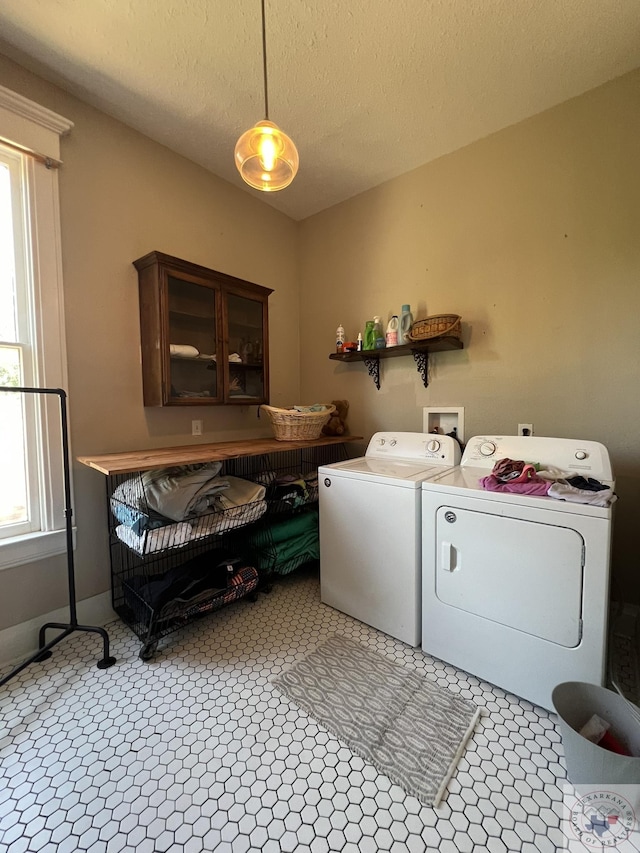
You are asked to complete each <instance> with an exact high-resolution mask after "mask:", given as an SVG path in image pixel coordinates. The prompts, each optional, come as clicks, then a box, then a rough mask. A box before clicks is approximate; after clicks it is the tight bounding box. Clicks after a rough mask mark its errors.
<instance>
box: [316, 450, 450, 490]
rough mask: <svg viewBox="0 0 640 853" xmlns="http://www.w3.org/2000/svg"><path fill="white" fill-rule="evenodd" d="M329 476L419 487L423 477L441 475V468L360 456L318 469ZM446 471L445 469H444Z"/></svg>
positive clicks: (416, 462)
mask: <svg viewBox="0 0 640 853" xmlns="http://www.w3.org/2000/svg"><path fill="white" fill-rule="evenodd" d="M325 470H326V473H331V474H343V475H347V476H354V477H357V478H358V479H360V478H366V479H368V478H370V477H371V478H373V477H375V478H377V479H382V480H402V481H405V485H412V484H413V485H415V486H416V487H417V486H419V485H420V483H421V482H422V480H423V479H424V478H425V477H431V476H435V474H440V473H442V470H443V469H442V466H440V465H429V464H427V463H426V461H424V462H420V461H415V460H402V459H377V458H375V457H370V456H362V457H360V458H358V459H349V460H347V461H346V462H336V463H335V464H333V465H326V466H323V467H322V468H320V469H319V472H318V473H320V472H324V471H325ZM445 470H446V469H445Z"/></svg>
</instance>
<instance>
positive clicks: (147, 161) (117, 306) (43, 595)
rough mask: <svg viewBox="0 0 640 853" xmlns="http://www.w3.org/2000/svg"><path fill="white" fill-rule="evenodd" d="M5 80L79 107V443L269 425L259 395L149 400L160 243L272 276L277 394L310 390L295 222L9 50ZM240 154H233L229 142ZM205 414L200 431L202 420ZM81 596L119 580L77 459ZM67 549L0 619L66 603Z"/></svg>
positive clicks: (73, 228) (87, 475)
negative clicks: (151, 259)
mask: <svg viewBox="0 0 640 853" xmlns="http://www.w3.org/2000/svg"><path fill="white" fill-rule="evenodd" d="M0 84H1V85H3V86H6V87H8V88H10V89H12V90H13V91H15V92H18V93H19V94H21V95H24V96H26V97H28V98H31V99H33V100H35V101H37V102H38V103H41V104H42V105H44V106H46V107H48V108H49V109H52V110H55V111H56V112H58V113H60V114H62V115H64V116H65V117H66V118H69V119H71V120H72V121H73V122H74V123H75V127H74V129H73V131H72V132H71V134H70V135H69V136H68V137H66V138H65V139H63V141H62V159H63V161H64V167H63V169H62V170H61V172H60V201H61V220H62V223H61V224H62V254H63V258H62V260H63V273H64V289H65V312H66V327H67V355H68V362H69V389H68V390H69V410H70V430H71V442H72V450H73V454H74V456H77V455H88V454H95V453H102V452H109V451H118V450H128V449H129V450H132V449H137V448H144V447H151V446H156V447H159V446H164V445H170V444H189V443H191V442H194V443H195V442H201V441H203V440H204V441H222V440H229V439H232V438H233V439H235V438H244V437H253V436H255V435H270V434H271V432H270V427H269V425H268V423H267V422H266V421H265V419H264V418H263V419H261V420H260V421H258V420H257V419H256V408H255V407H243V408H242V409H240V410H238V409H237V408H228V407H227V408H221V407H211V408H207V409H203V408H198V409H192V408H187V409H180V410H176V409H145V408H144V407H143V404H142V381H141V369H140V353H139V351H140V332H139V320H138V292H137V275H136V271H135V269H134V267H133V266H132V261H133V260H134V259H135V258H139V257H141V256H142V255H144V254H146V253H147V252H149V251H151V250H153V249H157V250H158V251H161V252H166V253H168V254H171V255H176V256H178V257H181V258H186V259H187V260H190V261H194V262H196V263H199V264H203V265H205V266H208V267H212V268H213V269H217V270H221V271H222V272H225V273H229V274H231V275H235V276H238V277H240V278H244V279H247V280H249V281H254V282H257V283H258V284H263V285H265V286H267V287H271V288H273V289H274V293H273V294H272V296H271V297H270V300H269V307H270V339H271V399H272V402H274V404H275V405H285V404H293V403H295V402H296V401H297V399H298V396H299V367H298V361H297V359H296V358H295V357H292V353H295V352H296V350H297V345H298V342H297V327H298V271H297V253H296V238H297V226H296V224H295V223H294V222H292V221H291V220H290V219H288V218H287V217H286V216H284V215H282V214H280V213H278V212H276V211H274V210H273V209H272V208H271V207H269V206H267V205H265V204H263V203H262V202H260V201H259V200H258V199H256V198H255V197H252V196H251V195H249V194H248V193H246V192H243V191H241V190H239V189H237V188H235V187H233V186H232V185H231V184H229V183H227V182H225V181H222V180H220V179H218V178H216V177H214V176H213V175H211V174H210V173H208V172H206V171H204V170H203V169H201V168H199V167H198V166H195V165H194V164H193V163H191V162H189V161H188V160H185V159H183V158H182V157H179V156H177V155H176V154H173V153H172V152H171V151H169V150H168V149H166V148H164V147H162V146H160V145H158V144H156V143H154V142H152V141H151V140H149V139H148V138H146V137H144V136H142V135H140V134H139V133H136V132H135V131H133V130H131V129H130V128H128V127H126V126H124V125H123V124H121V123H119V122H117V121H115V120H114V119H112V118H110V117H109V116H107V115H105V114H104V113H101V112H99V111H98V110H95V109H92V108H91V107H89V106H87V105H86V104H84V103H82V102H80V101H79V100H77V99H75V98H73V97H72V96H70V95H68V94H66V93H64V92H62V91H61V90H60V89H57V88H56V87H54V86H51V85H49V84H48V83H46V82H44V81H43V80H41V79H39V78H37V77H35V76H33V75H31V74H30V73H28V72H27V71H25V70H24V69H22V68H21V67H20V66H18V65H16V64H14V63H13V62H11V61H9V60H8V59H5V58H3V57H1V56H0ZM230 156H231V154H230ZM193 417H198V418H202V419H203V420H204V434H203V437H202V438H198V439H192V437H191V419H192V418H193ZM73 473H74V485H75V500H74V511H75V520H76V523H77V527H78V538H77V542H78V545H77V551H76V555H75V560H76V570H77V587H78V598H79V599H82V598H86V597H89V596H92V595H95V594H97V593H100V592H103V591H104V590H106V589H108V588H109V586H110V581H109V554H108V547H107V533H106V503H105V483H104V478H103V477H102V475H101V474H98V473H97V472H94V471H91V470H89V469H86V468H84V467H83V466H80V465H77V464H74V472H73ZM65 571H66V562H65V561H64V559H63V558H59V559H56V560H52V561H49V562H47V563H33V564H31V565H26V566H19V567H17V568H15V569H7V570H5V571H2V572H0V629H2V628H4V627H7V626H10V625H13V624H17V623H19V622H22V621H25V620H27V619H30V618H33V617H35V616H37V615H39V614H41V613H45V612H49V611H51V610H53V609H55V608H57V607H61V606H63V605H64V604H65V603H66V600H67V599H66V580H65Z"/></svg>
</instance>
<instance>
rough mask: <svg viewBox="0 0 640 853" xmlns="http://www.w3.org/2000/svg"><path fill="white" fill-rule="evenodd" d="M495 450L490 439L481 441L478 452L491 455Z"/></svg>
mask: <svg viewBox="0 0 640 853" xmlns="http://www.w3.org/2000/svg"><path fill="white" fill-rule="evenodd" d="M495 452H496V446H495V444H494V443H493V442H492V441H483V442H482V444H481V445H480V454H481V455H482V456H492V455H493V454H494V453H495Z"/></svg>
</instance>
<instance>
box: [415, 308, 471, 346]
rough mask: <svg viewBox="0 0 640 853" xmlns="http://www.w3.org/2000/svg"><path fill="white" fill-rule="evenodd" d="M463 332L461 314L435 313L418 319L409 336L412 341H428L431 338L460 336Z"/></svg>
mask: <svg viewBox="0 0 640 853" xmlns="http://www.w3.org/2000/svg"><path fill="white" fill-rule="evenodd" d="M461 334H462V329H461V324H460V315H459V314H434V315H433V316H432V317H427V318H426V319H425V320H416V322H415V323H414V324H413V325H412V326H411V329H410V331H409V334H408V335H407V337H408V338H409V340H411V341H426V340H429V338H442V337H445V336H447V337H450V338H460V336H461Z"/></svg>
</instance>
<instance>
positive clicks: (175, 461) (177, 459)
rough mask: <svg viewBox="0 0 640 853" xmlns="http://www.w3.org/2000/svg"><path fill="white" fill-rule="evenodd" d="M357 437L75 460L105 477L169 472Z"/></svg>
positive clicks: (210, 446)
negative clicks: (166, 469)
mask: <svg viewBox="0 0 640 853" xmlns="http://www.w3.org/2000/svg"><path fill="white" fill-rule="evenodd" d="M362 440H363V439H362V436H361V435H339V436H329V435H323V436H321V437H320V438H316V439H313V440H312V441H277V439H275V438H250V439H246V440H243V441H219V442H215V443H214V444H187V445H183V446H181V447H156V448H151V449H149V450H131V451H128V452H125V453H105V454H102V455H101V456H78V457H77V459H78V462H81V463H82V464H83V465H87V466H88V467H89V468H94V469H95V470H96V471H100V472H101V473H102V474H106V475H107V476H109V475H111V474H131V473H133V472H134V471H149V470H150V469H152V468H170V467H172V466H174V465H193V464H196V463H199V462H216V461H224V460H225V459H239V458H241V457H245V456H262V455H263V454H267V453H282V452H283V451H286V450H304V449H305V448H306V447H323V446H325V445H328V444H346V443H348V442H350V441H362Z"/></svg>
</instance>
